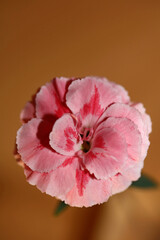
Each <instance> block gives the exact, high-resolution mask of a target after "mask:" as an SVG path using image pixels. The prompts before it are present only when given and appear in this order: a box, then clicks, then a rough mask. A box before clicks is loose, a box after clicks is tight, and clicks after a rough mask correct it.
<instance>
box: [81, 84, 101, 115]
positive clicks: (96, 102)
mask: <svg viewBox="0 0 160 240" xmlns="http://www.w3.org/2000/svg"><path fill="white" fill-rule="evenodd" d="M103 111H104V109H101V105H100V95H99V92H98V88H97V87H96V86H95V92H94V94H93V96H92V97H91V99H90V101H89V102H88V103H86V104H84V106H83V108H82V109H81V110H80V113H81V116H82V118H84V117H86V116H87V115H88V114H92V115H96V116H100V115H101V114H102V113H103Z"/></svg>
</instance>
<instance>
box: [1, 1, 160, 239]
mask: <svg viewBox="0 0 160 240" xmlns="http://www.w3.org/2000/svg"><path fill="white" fill-rule="evenodd" d="M0 24H1V33H0V34H1V37H0V49H1V53H0V56H1V63H0V68H1V80H0V81H1V85H0V86H1V87H0V91H1V100H0V104H1V108H0V109H1V124H0V126H1V130H0V133H1V138H0V141H1V143H0V145H1V161H0V169H1V174H0V194H1V198H0V204H1V205H0V207H1V209H0V216H1V217H0V227H1V230H0V235H1V237H0V239H2V240H10V239H12V240H17V239H23V240H28V239H34V240H44V239H46V240H50V239H60V240H61V239H62V240H71V239H76V240H82V239H87V240H88V239H89V240H90V239H91V240H106V239H109V240H121V239H123V240H128V239H130V240H132V239H136V240H141V239H145V240H158V239H160V207H159V201H160V191H159V188H158V189H157V190H135V189H128V190H127V191H125V192H124V193H121V194H118V195H115V196H113V197H111V198H110V200H109V201H108V202H107V203H105V204H103V205H101V206H95V207H92V208H88V209H78V208H71V209H68V210H67V211H65V212H64V213H63V214H62V215H61V216H59V217H58V218H55V217H53V216H52V211H53V209H54V208H55V206H56V204H57V201H56V200H55V199H54V198H51V197H50V196H47V195H45V194H42V193H41V192H40V191H39V190H37V189H36V188H35V187H32V186H30V185H29V184H28V183H26V181H25V177H24V175H23V171H22V169H21V168H20V167H18V166H17V165H16V163H15V160H14V159H13V156H12V149H13V145H14V139H15V135H16V131H17V129H18V128H19V126H20V123H19V112H20V110H21V109H22V107H23V105H24V104H25V102H26V101H27V100H28V99H29V98H30V96H31V94H33V93H34V92H35V91H36V89H37V88H38V87H39V86H41V85H43V84H44V83H45V82H47V81H49V80H51V79H52V78H53V77H54V76H67V77H69V76H86V75H98V76H106V77H108V78H109V79H111V80H112V81H115V82H117V83H119V84H122V85H123V86H125V88H126V89H127V90H128V91H129V93H130V96H131V98H132V100H133V101H141V102H143V103H144V105H145V107H146V108H147V112H148V113H149V114H150V115H151V117H152V121H153V133H152V134H151V137H150V140H151V146H150V149H149V153H148V156H147V158H146V160H145V167H144V172H145V173H148V174H149V175H150V176H152V177H153V178H154V179H156V180H157V181H158V183H160V170H159V168H160V161H159V150H160V146H159V142H160V140H159V139H160V124H159V122H160V101H159V99H160V1H158V0H157V1H156V0H151V1H141V0H139V1H136V0H135V1H129V0H128V1H105V0H104V1H100V0H99V1H94V0H81V1H76V0H75V1H70V0H66V1H65V0H63V1H61V0H57V1H56V0H52V1H49V0H48V1H47V0H46V1H44V0H43V1H42V0H19V1H18V0H14V1H12V0H10V1H9V0H1V1H0Z"/></svg>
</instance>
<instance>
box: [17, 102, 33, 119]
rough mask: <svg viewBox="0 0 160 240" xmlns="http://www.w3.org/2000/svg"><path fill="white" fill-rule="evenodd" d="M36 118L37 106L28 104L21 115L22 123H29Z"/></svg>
mask: <svg viewBox="0 0 160 240" xmlns="http://www.w3.org/2000/svg"><path fill="white" fill-rule="evenodd" d="M34 116H35V106H34V104H33V103H32V102H27V103H26V104H25V106H24V108H23V109H22V111H21V113H20V119H21V122H22V123H27V122H28V121H29V120H31V119H32V118H34Z"/></svg>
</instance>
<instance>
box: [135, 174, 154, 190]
mask: <svg viewBox="0 0 160 240" xmlns="http://www.w3.org/2000/svg"><path fill="white" fill-rule="evenodd" d="M156 186H157V184H156V182H155V181H153V180H152V179H151V178H150V177H148V176H146V175H142V176H141V177H140V178H139V179H138V180H137V181H136V182H133V183H132V185H131V187H139V188H153V187H156Z"/></svg>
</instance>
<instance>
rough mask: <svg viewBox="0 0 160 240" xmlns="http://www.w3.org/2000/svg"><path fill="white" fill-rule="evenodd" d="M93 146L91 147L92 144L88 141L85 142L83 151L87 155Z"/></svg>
mask: <svg viewBox="0 0 160 240" xmlns="http://www.w3.org/2000/svg"><path fill="white" fill-rule="evenodd" d="M90 147H91V145H90V142H88V141H83V144H82V151H83V152H84V153H87V152H88V151H89V149H90Z"/></svg>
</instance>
